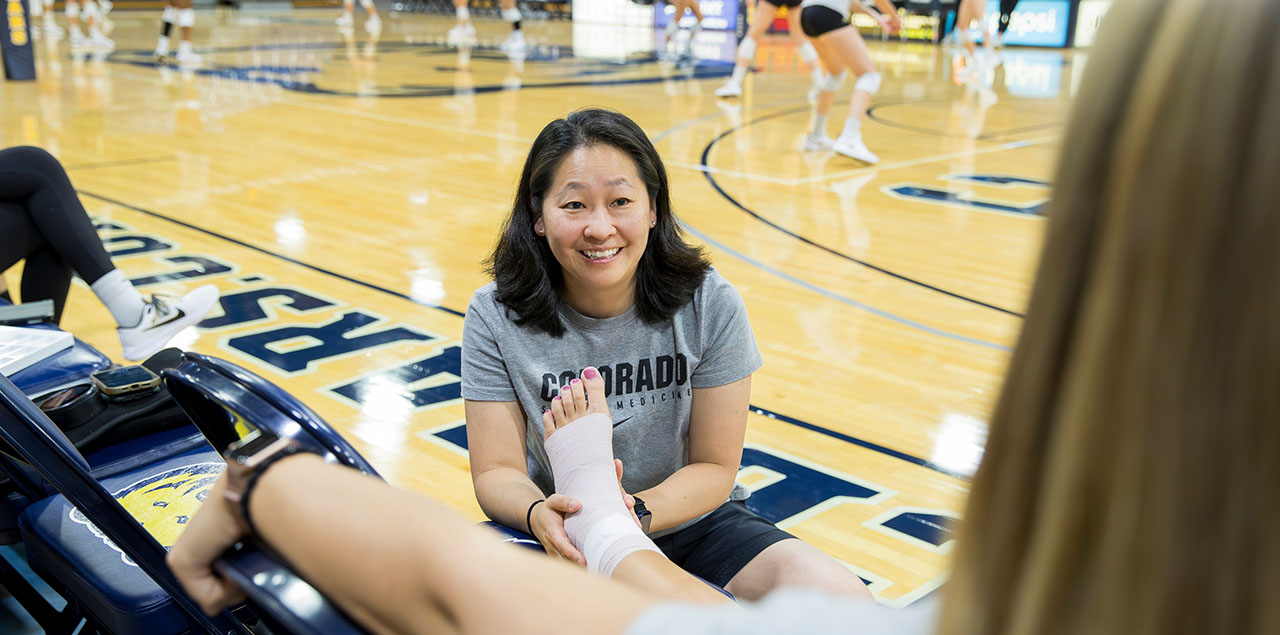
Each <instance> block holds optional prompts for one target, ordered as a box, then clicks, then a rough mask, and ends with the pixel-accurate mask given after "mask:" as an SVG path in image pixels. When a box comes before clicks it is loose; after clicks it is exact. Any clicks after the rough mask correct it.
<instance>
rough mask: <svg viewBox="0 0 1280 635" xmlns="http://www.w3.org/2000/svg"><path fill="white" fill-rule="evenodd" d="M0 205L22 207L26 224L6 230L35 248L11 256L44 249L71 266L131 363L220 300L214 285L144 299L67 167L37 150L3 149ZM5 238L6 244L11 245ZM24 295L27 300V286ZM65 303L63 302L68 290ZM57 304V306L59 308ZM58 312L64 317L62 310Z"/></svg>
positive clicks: (47, 294)
mask: <svg viewBox="0 0 1280 635" xmlns="http://www.w3.org/2000/svg"><path fill="white" fill-rule="evenodd" d="M0 201H7V203H8V205H6V207H8V208H12V206H13V205H14V204H15V203H20V205H21V208H22V209H24V210H25V218H24V219H13V218H11V219H8V220H7V221H5V224H6V226H13V227H15V228H19V229H21V231H22V232H23V235H24V236H25V240H26V241H27V242H28V243H30V244H31V245H33V246H32V247H30V248H28V249H27V250H26V251H22V252H12V253H22V254H23V255H26V254H27V253H29V252H30V251H31V250H32V249H34V245H41V244H44V245H48V246H49V247H50V248H51V249H52V250H53V251H54V252H55V253H56V255H57V256H58V257H59V258H60V259H62V260H63V261H65V262H66V263H68V264H69V265H70V267H71V269H72V270H73V271H75V273H76V274H77V275H79V276H80V277H81V278H83V279H84V281H85V282H86V283H88V284H89V288H90V289H92V290H93V293H94V294H95V295H97V296H98V299H100V300H101V301H102V303H103V304H104V305H106V307H107V310H109V311H110V312H111V316H112V317H113V318H114V319H115V321H116V324H117V325H118V326H119V329H118V333H119V336H120V342H121V344H122V346H123V349H124V356H125V357H126V358H128V359H133V360H141V359H146V358H147V357H150V356H151V354H152V353H155V352H156V351H158V350H160V349H161V348H163V346H164V345H165V344H166V343H167V342H168V341H169V339H170V338H172V337H173V336H174V335H176V334H177V333H178V331H181V330H182V329H185V328H187V327H188V326H191V325H193V324H195V323H197V322H199V321H200V320H201V319H202V318H203V317H204V315H205V314H206V313H208V312H209V310H210V309H211V308H213V304H214V303H215V302H217V299H218V291H217V288H216V287H214V286H213V285H204V286H202V287H199V288H197V289H195V290H193V291H191V292H190V293H188V294H186V295H184V296H182V297H181V298H165V297H164V296H157V295H153V296H152V298H151V300H147V299H145V298H144V297H143V296H142V294H141V293H140V292H138V290H137V289H136V288H134V286H133V284H132V283H131V282H130V281H129V278H128V277H127V276H125V274H124V272H123V271H120V270H119V269H116V268H115V264H114V263H112V262H111V256H110V255H109V254H108V253H107V250H106V248H105V247H103V246H102V240H101V239H100V238H98V232H97V230H96V229H95V228H94V226H93V223H92V221H90V220H89V215H88V213H87V212H86V211H85V209H84V206H83V205H81V204H80V197H79V196H78V195H77V194H76V191H75V188H74V187H72V185H71V180H70V179H69V178H68V177H67V173H66V170H64V169H63V168H62V164H60V163H58V160H57V159H55V158H54V157H53V156H52V155H50V154H49V153H48V152H45V151H44V150H41V149H40V148H33V147H17V148H8V149H5V150H0ZM6 216H13V215H12V214H6ZM4 240H5V241H6V243H7V242H8V241H9V240H11V239H8V238H5V239H4ZM6 253H8V252H6ZM6 257H8V256H6ZM10 264H12V263H10ZM30 290H31V291H32V292H33V293H34V294H35V296H34V297H54V296H55V293H54V292H53V291H44V292H42V291H40V290H37V289H36V287H35V286H34V282H33V286H32V287H31V288H30ZM23 291H24V296H23V299H24V301H25V300H26V299H27V298H28V296H27V295H25V292H27V291H28V286H27V284H25V280H24V284H23ZM62 297H63V299H65V291H64V293H63V295H62ZM33 299H34V298H33ZM54 299H55V305H58V304H60V301H59V300H58V299H57V298H56V297H54ZM57 312H58V313H59V314H61V307H60V306H59V308H58V311H57Z"/></svg>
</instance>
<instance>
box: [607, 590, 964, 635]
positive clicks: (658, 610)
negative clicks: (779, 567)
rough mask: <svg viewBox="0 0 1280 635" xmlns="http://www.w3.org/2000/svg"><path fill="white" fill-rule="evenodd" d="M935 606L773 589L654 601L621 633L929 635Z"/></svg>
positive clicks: (933, 600) (937, 606) (924, 602)
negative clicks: (757, 596)
mask: <svg viewBox="0 0 1280 635" xmlns="http://www.w3.org/2000/svg"><path fill="white" fill-rule="evenodd" d="M941 608H942V607H941V603H940V602H939V601H938V600H937V599H936V598H926V599H924V600H921V601H919V602H916V603H915V604H912V605H911V606H908V607H907V608H902V609H891V608H888V607H885V606H880V605H879V604H876V603H874V602H870V601H867V600H861V599H856V598H847V597H844V598H842V597H836V596H833V595H826V594H824V593H821V592H819V591H813V590H809V589H799V588H792V589H779V590H777V591H774V592H773V593H770V594H769V595H767V596H766V597H765V598H764V599H763V600H761V601H760V602H758V603H755V604H751V603H743V604H720V605H705V604H703V605H698V604H674V603H673V604H659V605H657V606H654V607H651V608H649V609H647V610H645V611H644V612H643V613H641V614H640V615H638V616H637V617H636V619H635V620H634V621H632V622H631V624H630V625H628V626H627V635H654V634H655V633H661V635H779V634H780V633H803V634H804V635H837V634H839V635H930V634H931V633H934V632H936V630H937V622H938V611H939V610H940V609H941Z"/></svg>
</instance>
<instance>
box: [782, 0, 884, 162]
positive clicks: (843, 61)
mask: <svg viewBox="0 0 1280 635" xmlns="http://www.w3.org/2000/svg"><path fill="white" fill-rule="evenodd" d="M875 2H876V6H877V7H878V8H879V9H880V12H881V13H882V15H876V14H874V13H873V14H872V16H873V17H875V18H876V20H877V21H878V22H880V26H881V28H882V29H884V30H885V32H886V33H888V34H890V35H895V34H897V33H898V30H899V29H901V28H902V21H901V20H900V19H899V18H898V13H897V11H896V10H895V9H894V7H893V4H892V3H891V2H889V0H875ZM850 5H853V6H854V7H857V8H859V9H861V10H865V9H866V7H864V6H862V3H860V2H857V1H856V0H855V1H854V2H850V0H804V2H803V3H802V4H801V10H800V26H801V28H803V29H804V34H805V36H807V37H808V38H809V41H810V42H812V43H813V47H814V48H815V49H817V51H818V57H819V59H821V60H822V65H823V66H824V67H825V68H826V72H827V77H826V79H825V80H823V83H822V89H821V90H820V91H819V92H818V99H817V100H816V101H815V103H814V106H813V130H812V131H811V132H810V133H809V135H808V136H807V137H806V138H805V140H804V150H805V151H806V152H820V151H823V150H835V151H836V152H837V153H839V154H842V155H844V156H847V157H850V158H853V159H857V160H859V161H862V162H864V163H877V162H879V161H880V157H878V156H876V154H875V153H873V152H872V151H871V150H869V149H867V145H866V144H865V143H864V142H863V140H862V119H863V117H864V116H865V115H866V111H867V106H869V105H870V104H871V98H872V97H874V96H875V94H876V93H877V92H879V91H880V81H881V77H880V73H879V71H877V69H876V63H875V60H872V59H871V51H870V50H869V49H868V48H867V43H866V41H864V40H863V39H862V36H861V35H859V34H858V29H857V28H856V27H854V26H853V25H851V24H850V23H849V11H850ZM868 13H871V12H870V11H868ZM850 71H852V72H853V74H854V75H856V76H857V80H856V81H854V84H853V95H852V97H851V98H850V100H849V115H848V116H847V117H846V118H845V121H844V127H843V129H842V130H841V131H840V136H839V137H837V138H836V139H834V140H832V139H831V137H828V136H827V117H828V115H829V114H830V113H831V104H832V103H834V102H835V98H836V97H835V95H836V91H837V90H840V87H841V85H843V84H844V78H845V75H846V74H847V73H848V72H850Z"/></svg>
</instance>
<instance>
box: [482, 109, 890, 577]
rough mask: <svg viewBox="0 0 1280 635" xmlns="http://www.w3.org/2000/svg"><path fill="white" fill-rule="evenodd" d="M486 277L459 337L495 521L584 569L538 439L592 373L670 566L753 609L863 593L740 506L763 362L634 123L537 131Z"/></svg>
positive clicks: (730, 291)
mask: <svg viewBox="0 0 1280 635" xmlns="http://www.w3.org/2000/svg"><path fill="white" fill-rule="evenodd" d="M489 271H490V273H491V274H492V275H493V276H494V282H493V283H491V284H489V285H486V286H485V287H483V288H481V289H480V290H479V291H477V292H476V294H475V295H474V296H473V297H472V299H471V304H470V306H469V308H468V310H467V314H466V321H465V324H464V327H463V330H464V335H463V350H462V396H463V398H464V399H465V400H466V420H467V439H468V444H469V446H470V456H471V474H472V482H473V484H474V486H475V490H476V499H477V501H479V503H480V507H481V508H482V509H483V510H484V511H485V513H486V514H488V516H489V517H490V518H492V519H493V520H495V521H498V522H500V523H502V524H505V525H508V526H510V527H513V528H516V529H520V530H523V531H528V532H529V533H531V534H533V535H534V537H535V538H537V539H538V541H539V542H540V543H541V544H542V545H543V546H544V547H545V548H546V550H547V553H548V554H549V555H551V556H552V557H557V558H564V559H567V560H571V561H574V562H577V563H579V564H588V562H587V561H588V559H589V558H590V555H591V554H590V553H588V554H586V555H584V554H583V552H582V551H580V550H579V549H578V548H576V547H575V546H574V544H572V543H571V542H570V540H569V538H568V536H567V535H566V533H565V529H564V524H565V518H566V517H572V516H573V514H574V513H576V512H577V511H578V510H579V509H580V508H581V503H580V501H578V500H575V499H572V498H569V497H567V496H564V495H562V494H557V493H556V492H555V487H554V479H553V476H552V472H551V465H550V462H549V460H548V458H547V452H546V449H545V447H544V445H543V440H542V439H543V434H542V425H543V416H544V412H546V410H547V409H548V408H550V409H552V410H554V409H555V408H557V407H559V406H560V405H561V404H562V403H563V401H562V399H561V396H562V395H568V394H570V393H573V394H575V395H581V394H582V380H580V379H579V378H578V372H579V371H580V370H581V369H584V368H587V367H593V368H596V369H599V370H598V373H599V375H598V376H599V378H600V379H603V386H604V390H605V393H604V394H605V396H606V398H607V401H608V403H607V404H604V406H605V407H606V408H607V410H608V411H609V414H610V415H611V417H612V420H613V427H614V431H613V456H614V457H615V459H617V460H618V461H619V466H618V470H619V478H620V480H621V485H622V488H623V491H624V493H625V492H632V493H634V495H635V496H634V498H635V505H636V509H637V510H638V511H639V512H640V513H639V514H638V515H637V522H640V523H641V525H642V527H643V528H644V530H645V531H646V533H648V534H649V535H650V537H652V538H654V539H655V541H656V543H657V545H658V547H659V548H661V549H662V551H663V552H664V553H665V554H666V555H667V557H669V558H671V559H672V560H673V561H674V562H675V563H676V564H678V565H680V566H681V567H683V568H684V569H685V570H687V571H689V572H691V573H695V574H697V575H699V576H701V577H702V578H704V579H706V580H709V581H711V582H713V583H715V584H717V585H720V586H722V587H725V588H726V589H728V590H729V591H730V592H732V593H734V594H735V595H737V596H739V597H742V598H746V599H753V598H758V597H761V596H762V595H763V594H764V593H766V592H768V591H769V590H771V589H773V588H776V587H779V586H783V585H795V584H801V585H807V586H816V587H820V588H824V589H826V590H828V591H831V592H833V593H848V594H855V593H864V594H865V593H866V588H865V587H864V586H863V584H862V583H861V581H860V580H858V578H857V577H856V576H854V575H853V574H852V573H851V572H849V570H848V569H847V568H845V567H843V566H841V565H840V564H838V563H837V562H836V561H835V560H833V559H831V558H830V557H828V556H827V555H825V554H823V553H822V552H821V551H819V550H818V549H816V548H814V547H812V546H809V545H807V544H805V543H803V542H801V541H799V540H797V539H795V538H794V537H793V536H791V535H790V534H788V533H786V532H784V531H782V530H780V529H778V528H777V527H775V526H773V525H772V524H771V523H769V522H767V521H765V520H764V519H762V518H760V517H758V516H756V515H755V514H753V513H751V512H750V511H748V510H747V509H746V505H745V504H744V503H743V501H744V500H745V499H746V498H747V496H748V495H749V493H748V492H747V490H746V488H744V487H742V486H740V485H737V484H736V483H735V482H734V478H735V476H736V475H737V471H738V465H739V463H740V462H741V459H742V444H743V438H744V436H745V434H746V423H747V404H748V401H749V399H750V392H751V375H752V374H753V373H754V372H755V371H756V370H757V369H759V368H760V366H761V364H762V363H763V362H762V359H761V357H760V353H759V351H758V350H757V348H756V342H755V337H754V335H753V334H752V332H751V325H750V323H749V322H748V320H747V314H746V308H745V306H744V305H743V302H742V298H741V296H739V295H738V292H737V291H736V290H735V289H734V288H733V287H732V286H731V285H730V284H729V283H728V282H727V281H726V280H725V279H724V278H723V277H721V276H720V274H719V273H717V272H716V271H715V270H714V269H712V268H711V265H710V263H709V262H708V261H707V260H706V258H705V257H704V255H703V254H702V251H701V250H700V249H698V248H695V247H693V246H691V245H689V244H688V243H687V242H686V241H685V239H684V236H683V234H682V232H681V230H680V227H679V223H678V221H677V220H676V218H675V216H674V215H673V214H672V211H671V195H670V191H669V187H668V181H667V175H666V170H665V168H664V167H663V164H662V159H661V158H660V157H659V156H658V153H657V151H656V150H655V149H654V147H653V144H652V143H651V142H650V141H649V138H648V137H647V136H646V135H645V134H644V131H643V130H641V129H640V127H639V126H637V125H636V124H635V122H633V121H631V120H630V119H628V118H626V117H625V116H623V115H621V114H619V113H616V112H613V111H608V110H600V109H587V110H580V111H577V112H574V113H571V114H570V115H569V116H567V117H565V118H564V119H558V120H556V121H553V122H551V123H550V124H548V125H547V126H546V128H544V129H543V131H542V132H541V133H540V134H539V135H538V138H537V139H536V140H535V141H534V143H533V147H532V148H531V149H530V151H529V157H528V159H527V161H526V163H525V166H524V171H523V174H522V176H521V179H520V185H519V188H518V190H517V192H516V197H515V201H514V203H513V205H512V210H511V215H510V216H509V217H508V219H507V223H506V226H505V227H504V228H503V231H502V234H501V236H500V237H499V240H498V244H497V246H496V247H495V249H494V252H493V255H492V256H491V257H490V259H489ZM596 377H597V376H596V375H595V374H594V373H593V374H592V375H591V376H590V377H584V379H586V380H595V379H596ZM557 387H558V388H559V390H558V391H556V390H555V388H557ZM595 405H596V404H593V406H595ZM624 467H625V476H623V475H622V473H623V472H624V470H623V468H624ZM624 498H625V499H627V500H630V498H631V497H630V495H627V496H624ZM642 516H643V517H644V520H643V521H641V520H639V518H640V517H642ZM633 529H634V528H633ZM587 544H588V545H590V544H591V543H587ZM592 566H593V568H595V565H594V563H592ZM606 573H607V572H606ZM635 581H636V582H640V583H642V584H643V583H645V581H644V580H635Z"/></svg>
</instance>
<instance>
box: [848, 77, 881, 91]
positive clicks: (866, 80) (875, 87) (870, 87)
mask: <svg viewBox="0 0 1280 635" xmlns="http://www.w3.org/2000/svg"><path fill="white" fill-rule="evenodd" d="M853 90H854V91H855V92H856V91H859V90H860V91H863V92H865V93H870V94H872V95H874V94H876V93H878V92H880V73H877V72H875V71H871V72H870V73H863V74H861V75H859V76H858V81H856V82H854V83H853Z"/></svg>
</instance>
